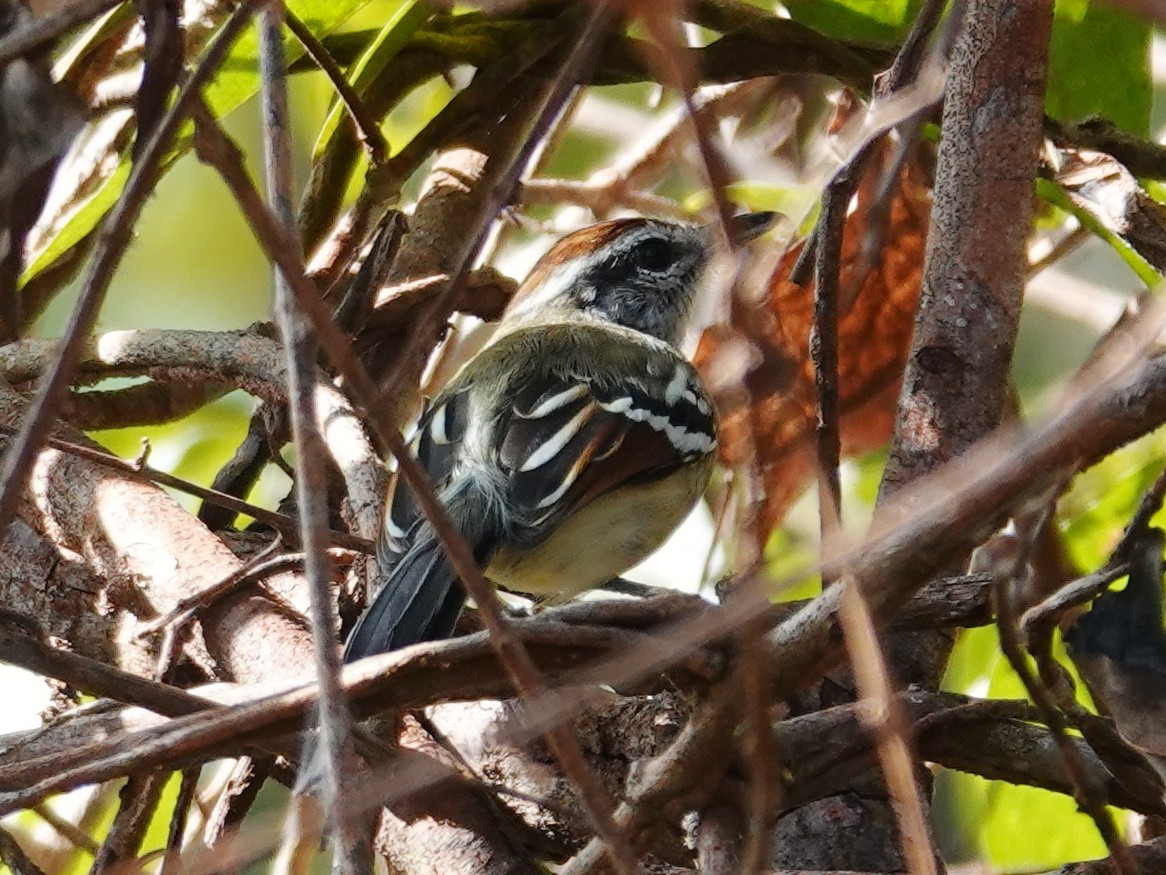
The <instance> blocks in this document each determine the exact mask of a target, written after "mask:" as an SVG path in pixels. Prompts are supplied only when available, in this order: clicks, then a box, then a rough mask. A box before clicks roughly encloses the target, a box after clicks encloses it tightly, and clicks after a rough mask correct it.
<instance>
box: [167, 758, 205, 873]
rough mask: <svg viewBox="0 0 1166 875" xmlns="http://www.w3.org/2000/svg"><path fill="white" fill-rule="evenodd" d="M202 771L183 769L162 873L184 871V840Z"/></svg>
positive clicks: (171, 819)
mask: <svg viewBox="0 0 1166 875" xmlns="http://www.w3.org/2000/svg"><path fill="white" fill-rule="evenodd" d="M200 771H201V769H197V768H194V769H183V770H182V781H181V783H179V785H178V795H177V797H176V798H175V800H174V808H173V813H172V814H171V816H170V830H169V832H168V834H167V836H166V849H165V852H164V854H163V856H162V872H161V875H179V873H180V872H181V871H182V869H181V862H180V861H181V855H182V842H183V839H184V838H185V836H186V823H187V820H188V819H189V818H190V808H191V806H192V805H193V804H194V794H195V792H196V791H197V790H198V776H199V772H200Z"/></svg>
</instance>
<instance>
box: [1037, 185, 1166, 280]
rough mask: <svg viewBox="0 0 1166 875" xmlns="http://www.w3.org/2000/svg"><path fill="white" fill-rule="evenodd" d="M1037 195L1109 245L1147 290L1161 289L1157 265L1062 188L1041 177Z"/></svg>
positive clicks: (1160, 276) (1160, 277) (1160, 278)
mask: <svg viewBox="0 0 1166 875" xmlns="http://www.w3.org/2000/svg"><path fill="white" fill-rule="evenodd" d="M1036 192H1037V194H1038V195H1040V197H1041V198H1042V199H1043V200H1044V201H1046V202H1047V203H1050V204H1052V205H1053V206H1054V207H1058V208H1060V209H1062V210H1064V211H1065V212H1066V213H1069V214H1070V215H1071V216H1073V217H1074V218H1076V219H1077V221H1078V222H1080V223H1081V225H1082V227H1084V228H1087V229H1088V230H1089V231H1091V232H1093V233H1094V234H1096V235H1097V236H1098V237H1100V238H1101V239H1102V240H1104V241H1105V242H1106V243H1108V244H1109V245H1110V248H1112V249H1113V251H1114V252H1116V253H1117V254H1118V256H1119V257H1120V258H1121V260H1122V261H1124V262H1125V263H1126V265H1127V266H1128V267H1129V269H1130V270H1132V271H1133V272H1134V273H1135V274H1137V275H1138V279H1140V280H1141V281H1142V282H1144V283H1145V284H1146V288H1148V289H1157V288H1158V286H1159V285H1160V284H1161V282H1162V275H1161V274H1159V273H1158V271H1157V270H1156V269H1155V267H1154V265H1152V264H1150V262H1148V261H1146V259H1145V258H1143V257H1142V254H1141V253H1140V252H1138V250H1136V249H1134V247H1133V246H1131V245H1130V244H1129V243H1127V242H1126V241H1125V239H1124V238H1122V237H1119V236H1118V235H1117V234H1115V233H1113V231H1111V230H1110V229H1109V228H1107V227H1105V225H1104V224H1102V222H1101V220H1099V219H1098V218H1097V216H1095V215H1094V214H1093V213H1091V212H1089V210H1085V209H1082V208H1081V207H1079V206H1077V204H1075V203H1073V201H1072V199H1071V198H1070V197H1069V195H1068V194H1067V193H1066V192H1065V190H1064V189H1063V188H1061V186H1059V185H1058V184H1057V183H1055V182H1053V181H1052V180H1050V179H1045V178H1043V177H1038V178H1037V181H1036Z"/></svg>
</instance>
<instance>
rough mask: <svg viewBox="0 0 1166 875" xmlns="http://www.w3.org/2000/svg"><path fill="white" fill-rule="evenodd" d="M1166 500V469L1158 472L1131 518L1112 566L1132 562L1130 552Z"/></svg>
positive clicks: (1114, 551) (1112, 559) (1114, 553)
mask: <svg viewBox="0 0 1166 875" xmlns="http://www.w3.org/2000/svg"><path fill="white" fill-rule="evenodd" d="M1164 498H1166V468H1163V469H1162V470H1161V471H1160V472H1158V476H1157V477H1156V478H1154V482H1153V483H1152V484H1151V485H1150V488H1149V489H1147V490H1146V493H1145V494H1144V495H1143V496H1142V498H1141V500H1140V501H1139V502H1138V507H1137V509H1136V510H1135V511H1134V515H1133V516H1132V517H1130V521H1129V524H1128V525H1127V526H1126V530H1125V533H1124V534H1122V536H1121V541H1119V542H1118V545H1117V546H1116V547H1115V548H1114V550H1113V556H1112V557H1111V558H1110V563H1111V564H1112V563H1115V562H1122V561H1125V562H1128V561H1129V560H1130V552H1131V551H1132V550H1133V548H1134V545H1135V544H1136V542H1137V541H1138V539H1139V538H1140V537H1141V536H1142V535H1143V534H1144V533H1145V530H1146V528H1147V527H1148V526H1149V525H1150V519H1151V517H1153V516H1154V514H1156V513H1157V512H1158V511H1159V510H1160V509H1161V507H1162V500H1163V499H1164Z"/></svg>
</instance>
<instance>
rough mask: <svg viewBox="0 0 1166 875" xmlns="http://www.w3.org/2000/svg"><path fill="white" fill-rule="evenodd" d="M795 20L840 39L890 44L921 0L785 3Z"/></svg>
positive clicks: (789, 0) (795, 0)
mask: <svg viewBox="0 0 1166 875" xmlns="http://www.w3.org/2000/svg"><path fill="white" fill-rule="evenodd" d="M785 5H786V8H787V9H789V12H790V16H791V17H792V18H793V19H794V20H795V21H800V22H801V23H802V24H807V25H809V26H810V27H812V28H814V29H815V30H817V31H820V32H822V33H824V34H826V35H827V36H830V37H833V38H834V39H839V40H858V41H869V42H884V43H890V42H894V41H896V40H899V39H901V38H902V37H903V34H905V33H906V31H907V29H908V28H909V27H910V26H911V21H912V20H913V19H914V17H915V13H916V11H918V9H919V6H920V0H787V2H786V4H785Z"/></svg>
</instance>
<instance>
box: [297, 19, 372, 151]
mask: <svg viewBox="0 0 1166 875" xmlns="http://www.w3.org/2000/svg"><path fill="white" fill-rule="evenodd" d="M284 23H286V24H287V29H288V30H290V31H291V32H292V34H294V35H295V38H296V39H297V40H299V41H300V45H302V46H303V47H304V51H305V52H307V53H308V57H310V58H311V59H312V61H313V63H315V65H316V66H317V67H319V68H320V70H321V71H322V72H323V73H324V75H325V76H327V77H328V81H329V82H331V83H332V87H333V88H335V89H336V95H337V97H338V98H339V99H340V102H341V103H342V104H344V109H345V110H346V111H347V112H348V115H349V117H350V118H351V119H352V123H353V124H354V125H356V132H357V136H358V137H359V138H360V141H361V142H362V143H364V146H365V148H366V149H367V150H368V160H369V161H370V162H371V163H372V164H373V166H376V165H378V164H383V163H384V162H385V159H387V158H388V157H389V144H388V142H386V140H385V135H384V134H383V133H381V126H380V125H379V124H378V123H377V119H376V117H375V116H374V115H373V114H372V113H371V112H369V110H368V107H367V106H365V103H364V100H362V99H361V96H360V95H359V94H357V93H356V89H355V88H353V87H352V85H351V83H349V81H348V77H347V76H345V75H344V71H343V70H342V69H341V68H340V65H339V64H337V63H336V59H335V58H333V57H332V53H331V52H330V51H328V47H327V46H325V45H324V44H323V43H322V42H320V40H318V39H317V38H316V35H315V34H314V33H312V31H311V30H310V29H309V28H308V26H307V25H305V24H304V23H303V22H302V21H300V19H299V16H298V15H296V14H295V13H294V12H292V11H291V10H290V9H287V10H285V11H284Z"/></svg>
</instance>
